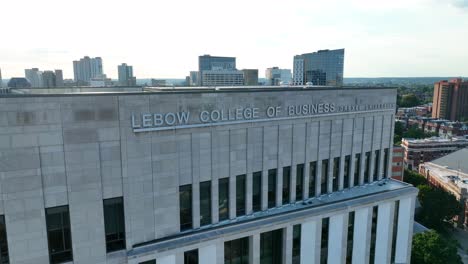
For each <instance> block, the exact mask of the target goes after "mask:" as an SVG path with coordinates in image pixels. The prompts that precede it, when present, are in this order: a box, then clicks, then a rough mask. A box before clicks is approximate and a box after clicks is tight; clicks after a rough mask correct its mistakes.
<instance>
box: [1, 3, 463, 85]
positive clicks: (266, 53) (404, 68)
mask: <svg viewBox="0 0 468 264" xmlns="http://www.w3.org/2000/svg"><path fill="white" fill-rule="evenodd" d="M87 2H88V0H85V1H82V2H71V3H67V6H66V8H65V6H64V5H62V4H61V3H60V4H57V3H58V2H57V3H55V1H53V0H46V1H45V3H36V2H33V1H14V2H13V1H8V2H7V3H4V5H3V6H2V9H4V10H22V12H24V16H23V18H24V17H27V19H23V18H22V19H18V17H17V13H16V12H5V14H2V16H1V17H0V23H2V24H4V25H8V27H4V28H3V32H2V33H3V35H4V36H9V35H14V36H15V41H9V42H4V43H2V49H1V50H0V67H1V68H2V71H3V78H4V79H8V78H11V77H18V76H22V75H23V73H24V69H28V68H32V67H36V68H40V69H54V68H59V69H63V73H64V78H66V79H69V78H72V77H73V65H72V61H73V60H74V59H76V58H81V57H83V56H86V55H88V56H90V57H94V56H99V57H102V58H103V60H105V64H106V66H105V67H106V69H109V71H108V72H106V73H108V75H109V77H111V78H113V79H115V78H117V70H116V68H117V65H119V64H120V63H122V62H124V61H127V62H130V63H131V64H132V65H134V66H135V67H137V68H138V72H137V73H136V74H137V75H138V76H139V77H140V78H152V77H153V78H154V77H156V78H183V77H185V76H186V75H187V73H188V72H189V71H190V70H193V69H196V66H197V62H198V61H197V57H198V56H199V55H201V54H211V55H219V56H233V57H236V58H237V68H239V69H244V68H249V69H259V72H260V73H261V76H260V77H263V76H262V75H263V73H264V72H265V69H266V68H268V67H270V66H271V65H276V66H278V67H280V68H287V69H292V67H293V56H294V55H296V54H302V53H307V52H313V51H316V50H320V49H337V48H345V49H346V50H347V53H346V60H345V65H344V69H345V70H344V77H408V76H417V77H425V76H466V75H468V74H467V71H466V69H467V68H468V59H467V58H468V52H467V51H468V50H467V49H468V48H467V47H466V46H465V45H459V43H466V42H467V40H468V17H467V16H466V14H467V13H468V1H461V0H459V1H442V0H415V1H411V2H407V1H401V0H398V1H392V2H388V3H387V2H386V3H380V2H373V1H368V0H357V1H347V2H344V1H339V0H334V1H327V2H316V1H297V2H295V3H288V4H286V3H284V4H280V5H271V4H268V2H265V1H258V2H255V3H249V5H244V4H243V3H242V1H241V2H239V3H238V4H236V5H234V6H233V7H232V10H231V11H230V12H229V13H226V12H222V11H223V10H224V9H223V6H222V5H221V4H220V3H217V2H212V1H201V2H196V3H192V2H184V1H174V2H171V3H164V4H161V3H153V2H147V1H142V2H140V4H138V5H132V6H128V5H120V4H119V1H117V2H114V3H112V5H109V4H108V3H94V4H93V8H92V9H90V8H88V7H89V6H91V5H88V4H87ZM25 4H27V5H28V6H30V7H31V8H28V9H27V10H26V9H24V8H23V7H24V5H25ZM48 4H50V5H54V6H57V8H54V9H50V10H43V11H44V12H36V11H35V10H38V9H41V10H42V9H44V8H43V7H44V6H47V5H48ZM203 6H209V11H210V14H211V15H210V16H206V17H205V16H199V14H198V12H196V11H197V10H200V8H202V7H203ZM182 7H183V8H182ZM246 7H248V8H246ZM265 8H268V12H258V10H262V9H265ZM23 9H24V10H23ZM57 10H61V11H60V12H57ZM67 10H73V12H74V13H86V14H87V16H90V17H93V16H99V21H100V26H99V27H100V28H101V29H102V30H90V31H88V30H86V31H84V29H86V28H94V27H95V25H94V23H95V22H93V21H92V20H89V21H86V20H75V19H73V18H72V17H73V16H70V12H69V11H67ZM101 10H107V12H101ZM154 10H160V11H164V12H159V13H158V16H154V15H153V12H154ZM240 13H242V19H239V16H238V14H240ZM434 13H437V14H441V15H443V16H444V17H447V18H450V19H440V20H435V19H433V14H434ZM330 14H333V15H330ZM120 17H126V20H127V21H128V22H127V23H125V24H124V25H120V26H117V25H119V24H118V23H117V22H118V19H119V18H120ZM278 17H281V18H282V19H281V23H274V26H272V27H265V26H264V25H263V23H262V22H261V21H275V18H278ZM31 20H34V21H37V23H36V27H37V28H40V27H42V26H46V25H51V24H54V25H56V26H57V30H58V32H60V34H55V35H51V36H48V38H43V37H42V36H41V32H40V31H37V32H34V31H33V32H29V30H28V31H27V32H29V33H28V34H17V33H18V32H23V31H25V32H26V30H27V29H28V28H29V27H30V24H29V23H27V21H31ZM217 20H222V21H223V23H219V26H218V25H214V28H211V29H210V30H213V32H217V34H216V35H210V37H209V38H200V35H199V32H197V31H195V30H191V29H192V28H200V27H201V26H203V25H206V24H210V25H213V24H217V23H213V21H217ZM11 21H14V23H12V22H11ZM184 21H191V22H190V25H189V24H188V23H186V22H184ZM259 21H260V22H259ZM390 21H391V22H390ZM57 22H59V23H57ZM91 24H93V25H91ZM167 25H170V26H167ZM238 28H243V29H244V31H243V34H242V37H239V38H232V35H231V33H232V32H233V30H237V29H238ZM219 29H222V30H219ZM122 31H125V32H132V34H130V36H134V37H126V38H121V39H116V38H115V36H118V34H119V32H122ZM76 32H86V33H85V34H84V35H83V36H80V37H77V36H76V34H77V33H76ZM304 32H307V34H304ZM181 33H183V34H181ZM161 36H164V37H161ZM442 36H447V37H448V38H449V39H450V41H446V40H445V39H444V40H443V41H442V39H441V38H442ZM437 37H439V38H440V39H441V40H438V38H437ZM30 39H34V40H35V41H34V42H31V41H29V40H30ZM187 40H188V41H187ZM422 47H424V48H422ZM171 51H172V52H171ZM174 54H176V56H174Z"/></svg>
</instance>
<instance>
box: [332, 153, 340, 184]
mask: <svg viewBox="0 0 468 264" xmlns="http://www.w3.org/2000/svg"><path fill="white" fill-rule="evenodd" d="M339 174H340V157H336V158H334V159H333V183H332V186H333V191H334V192H336V191H338V187H339V186H338V178H339Z"/></svg>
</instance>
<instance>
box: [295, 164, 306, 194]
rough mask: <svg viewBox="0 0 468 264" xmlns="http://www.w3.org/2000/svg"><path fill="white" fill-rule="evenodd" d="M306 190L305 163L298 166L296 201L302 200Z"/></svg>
mask: <svg viewBox="0 0 468 264" xmlns="http://www.w3.org/2000/svg"><path fill="white" fill-rule="evenodd" d="M303 190H304V164H298V165H297V166H296V201H299V200H302V198H303V195H302V192H303Z"/></svg>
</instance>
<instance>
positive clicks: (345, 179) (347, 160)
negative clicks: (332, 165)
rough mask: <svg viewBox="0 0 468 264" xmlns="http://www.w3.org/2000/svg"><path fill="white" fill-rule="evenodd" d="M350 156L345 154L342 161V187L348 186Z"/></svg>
mask: <svg viewBox="0 0 468 264" xmlns="http://www.w3.org/2000/svg"><path fill="white" fill-rule="evenodd" d="M350 164H351V156H350V155H347V156H346V157H345V162H344V171H343V189H347V188H349V174H350V170H351V166H350Z"/></svg>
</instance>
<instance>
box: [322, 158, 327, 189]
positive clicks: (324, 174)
mask: <svg viewBox="0 0 468 264" xmlns="http://www.w3.org/2000/svg"><path fill="white" fill-rule="evenodd" d="M327 182H328V160H327V159H326V160H322V177H321V180H320V193H321V194H325V193H327V187H328V186H327Z"/></svg>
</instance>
